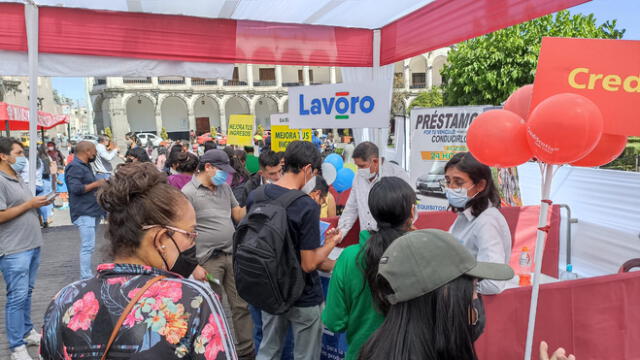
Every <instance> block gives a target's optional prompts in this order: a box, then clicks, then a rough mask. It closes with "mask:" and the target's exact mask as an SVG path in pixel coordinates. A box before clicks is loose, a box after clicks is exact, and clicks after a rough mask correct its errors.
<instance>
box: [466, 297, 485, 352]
mask: <svg viewBox="0 0 640 360" xmlns="http://www.w3.org/2000/svg"><path fill="white" fill-rule="evenodd" d="M472 306H473V309H474V310H472V311H477V314H478V318H477V320H476V322H475V324H470V325H469V327H470V328H471V341H473V342H475V341H476V340H478V338H479V337H480V335H482V333H483V332H484V327H485V325H486V324H487V318H486V316H485V313H484V304H483V302H482V298H480V297H478V298H477V299H473V302H472Z"/></svg>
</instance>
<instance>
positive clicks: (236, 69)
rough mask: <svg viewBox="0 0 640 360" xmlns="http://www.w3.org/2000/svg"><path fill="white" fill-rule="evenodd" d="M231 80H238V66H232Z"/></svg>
mask: <svg viewBox="0 0 640 360" xmlns="http://www.w3.org/2000/svg"><path fill="white" fill-rule="evenodd" d="M231 80H234V81H238V80H240V77H239V76H238V67H237V66H236V67H234V68H233V76H232V77H231Z"/></svg>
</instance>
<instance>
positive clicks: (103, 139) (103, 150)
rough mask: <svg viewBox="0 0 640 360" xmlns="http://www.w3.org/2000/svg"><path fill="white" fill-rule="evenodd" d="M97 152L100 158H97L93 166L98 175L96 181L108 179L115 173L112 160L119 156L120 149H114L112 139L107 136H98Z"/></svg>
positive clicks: (115, 147)
mask: <svg viewBox="0 0 640 360" xmlns="http://www.w3.org/2000/svg"><path fill="white" fill-rule="evenodd" d="M96 152H97V155H98V156H96V160H95V161H94V162H93V163H92V164H91V167H92V168H93V172H94V173H95V174H96V179H98V180H99V179H108V178H109V177H110V176H111V174H112V173H113V166H111V160H113V158H115V157H116V155H118V147H117V146H113V147H112V146H111V139H109V137H107V136H104V135H100V136H98V144H97V145H96Z"/></svg>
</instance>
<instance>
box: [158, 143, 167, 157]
mask: <svg viewBox="0 0 640 360" xmlns="http://www.w3.org/2000/svg"><path fill="white" fill-rule="evenodd" d="M160 155H167V148H166V147H164V146H162V145H160V146H158V156H160Z"/></svg>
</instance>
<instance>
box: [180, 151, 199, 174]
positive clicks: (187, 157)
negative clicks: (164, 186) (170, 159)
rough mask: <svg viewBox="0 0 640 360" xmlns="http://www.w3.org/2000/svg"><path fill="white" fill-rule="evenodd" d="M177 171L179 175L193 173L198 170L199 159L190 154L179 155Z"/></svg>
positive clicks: (182, 153)
mask: <svg viewBox="0 0 640 360" xmlns="http://www.w3.org/2000/svg"><path fill="white" fill-rule="evenodd" d="M176 164H178V166H177V167H176V171H177V172H179V173H193V172H194V171H196V169H197V168H198V157H197V156H195V155H194V154H192V153H190V152H181V153H179V154H178V155H177V159H176Z"/></svg>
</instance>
